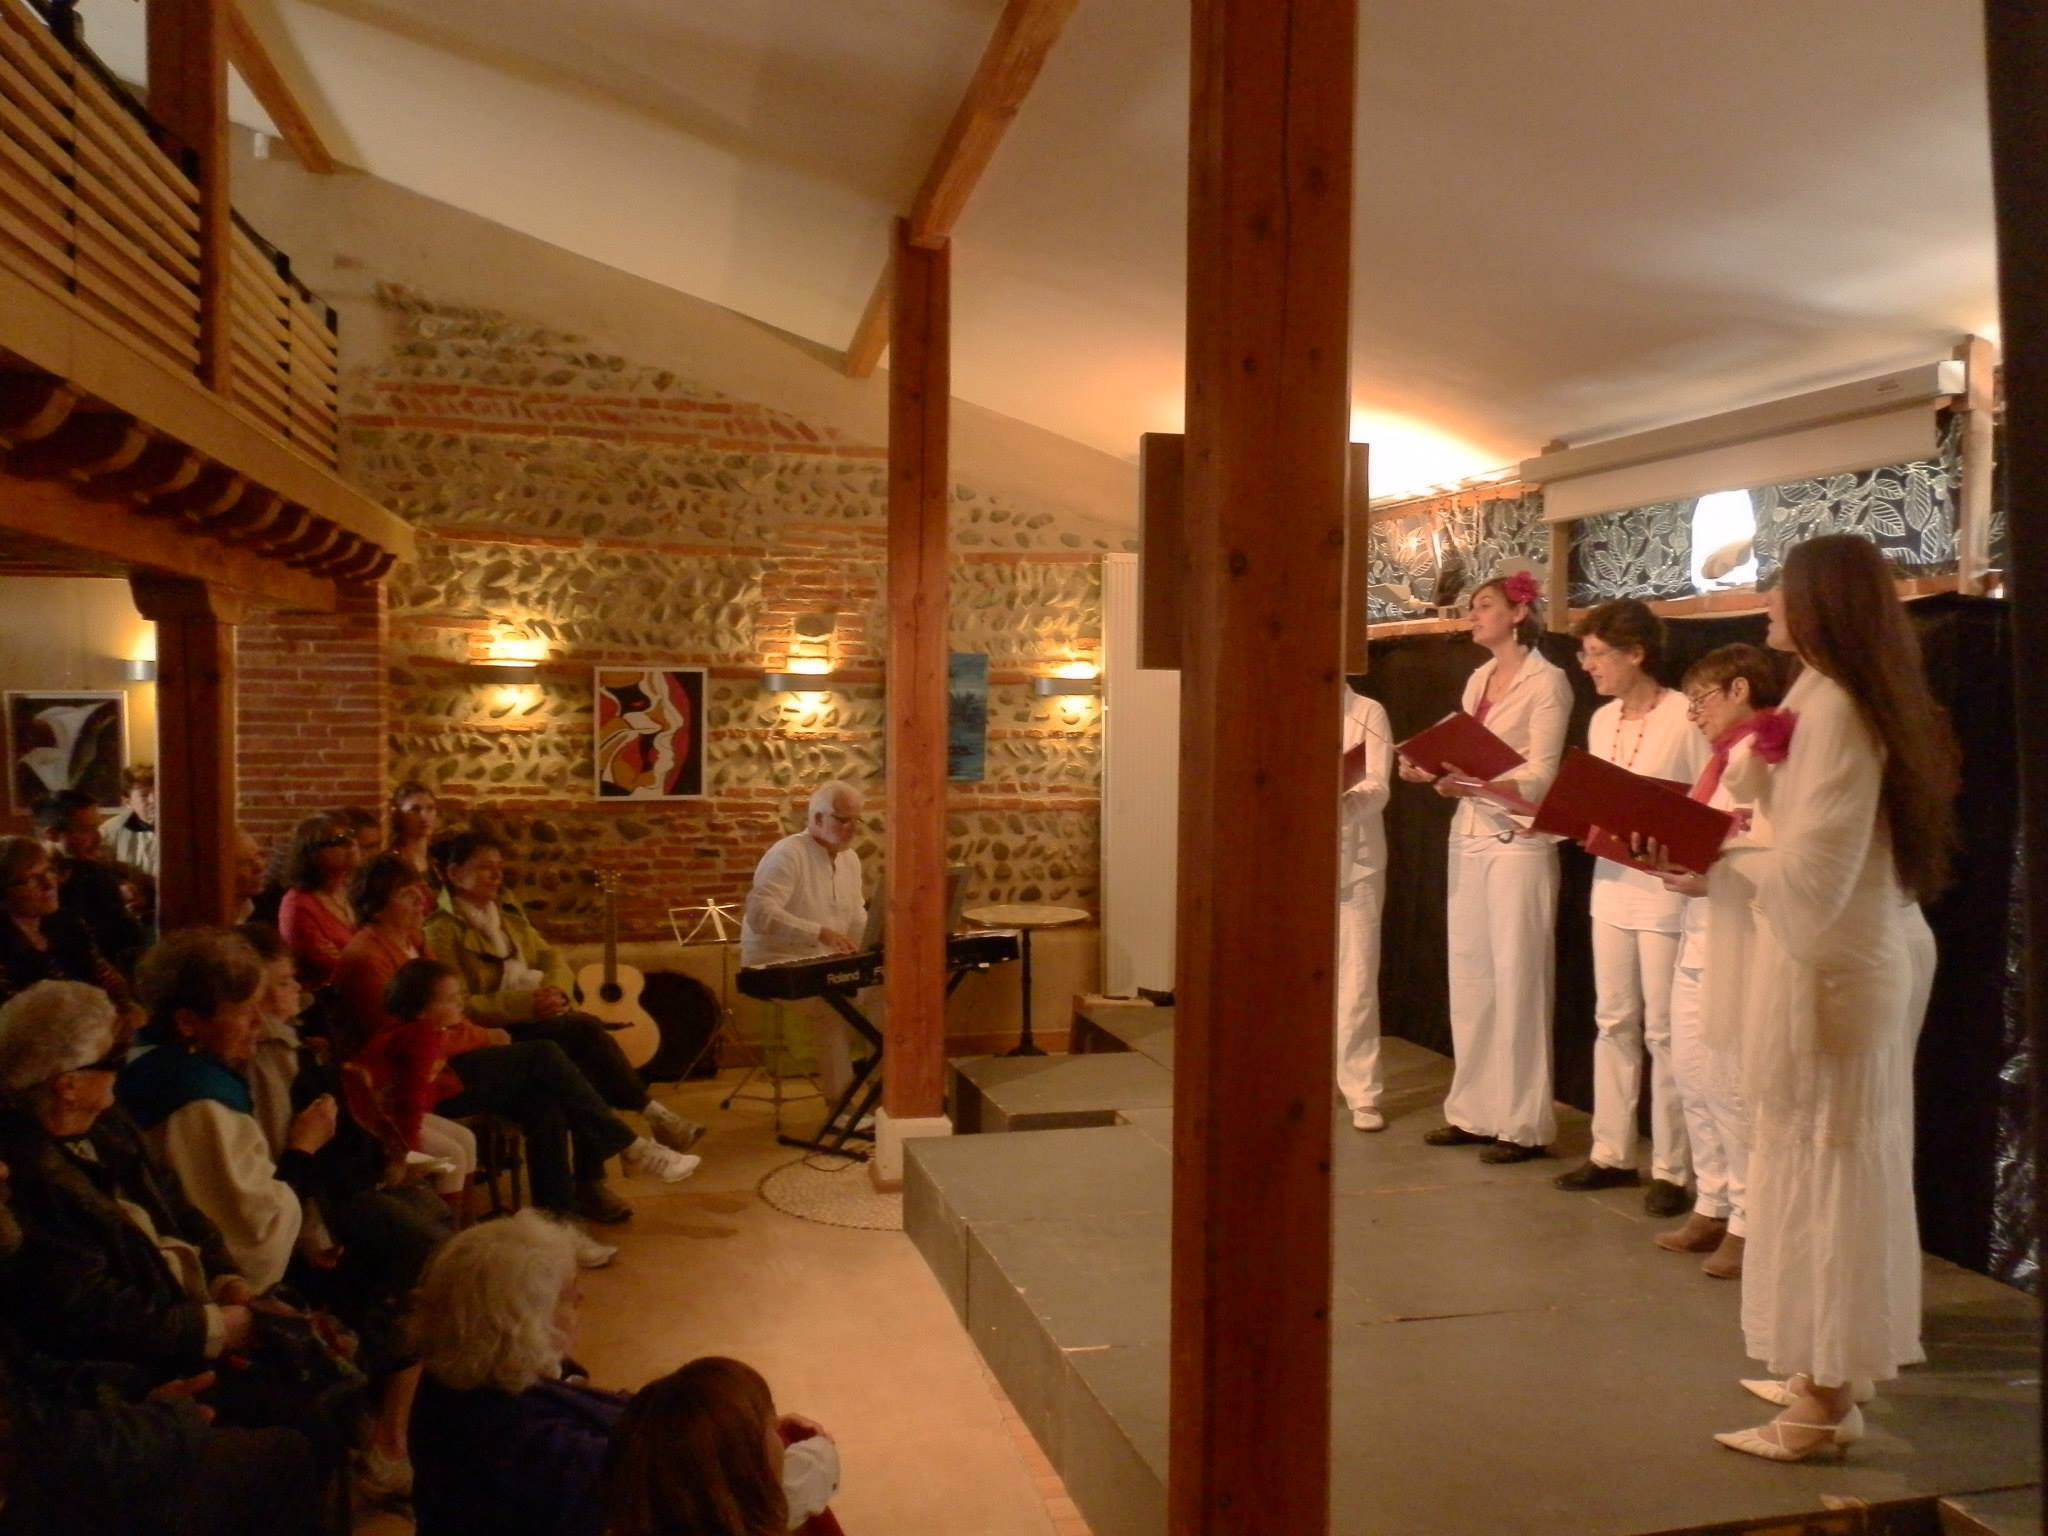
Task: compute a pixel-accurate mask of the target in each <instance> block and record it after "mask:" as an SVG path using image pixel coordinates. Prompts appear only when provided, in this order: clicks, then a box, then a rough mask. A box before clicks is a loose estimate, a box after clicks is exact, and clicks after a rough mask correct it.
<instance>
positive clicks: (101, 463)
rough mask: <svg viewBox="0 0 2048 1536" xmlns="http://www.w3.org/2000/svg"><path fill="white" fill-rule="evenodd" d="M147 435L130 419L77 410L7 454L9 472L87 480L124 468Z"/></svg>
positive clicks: (146, 441) (137, 454)
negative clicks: (56, 426) (53, 426)
mask: <svg viewBox="0 0 2048 1536" xmlns="http://www.w3.org/2000/svg"><path fill="white" fill-rule="evenodd" d="M148 446H149V434H148V433H147V432H145V431H143V430H142V428H140V427H138V426H137V425H136V424H135V422H134V421H133V419H132V418H130V417H127V416H117V415H113V414H110V413H108V412H104V411H77V412H74V413H73V414H71V415H70V416H68V417H67V418H66V419H65V422H64V425H63V426H61V427H59V428H58V429H57V430H56V431H54V432H52V433H50V434H49V435H48V436H47V437H43V438H39V439H38V440H37V441H35V442H33V443H28V444H25V445H24V446H22V447H20V448H17V449H15V450H14V451H13V452H12V453H10V454H8V455H7V459H6V466H7V472H8V473H9V474H10V475H22V476H26V477H27V478H29V479H43V478H46V477H48V476H51V475H62V476H66V477H68V478H71V479H77V480H89V479H92V478H93V477H94V476H97V475H111V474H114V473H116V472H117V471H119V470H124V469H126V468H127V467H128V466H129V465H131V464H133V463H134V462H135V461H136V460H137V459H139V458H140V457H142V451H143V450H144V449H145V448H147V447H148Z"/></svg>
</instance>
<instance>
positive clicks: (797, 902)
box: [740, 779, 868, 1103]
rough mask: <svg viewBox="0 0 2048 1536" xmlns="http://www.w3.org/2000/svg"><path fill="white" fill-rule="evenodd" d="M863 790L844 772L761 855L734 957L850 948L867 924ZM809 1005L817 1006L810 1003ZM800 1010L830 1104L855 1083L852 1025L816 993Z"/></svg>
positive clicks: (796, 956) (760, 961)
mask: <svg viewBox="0 0 2048 1536" xmlns="http://www.w3.org/2000/svg"><path fill="white" fill-rule="evenodd" d="M861 806H862V800H861V792H860V791H859V790H857V789H855V788H854V787H853V786H852V785H851V784H848V783H846V782H845V781H844V780H843V779H833V780H830V781H829V782H827V783H824V784H820V785H819V786H818V787H817V788H816V789H815V790H813V791H812V792H811V803H810V812H809V817H808V820H807V821H806V823H805V826H804V830H803V831H801V832H792V833H791V834H790V835H789V836H788V837H785V838H783V839H782V840H781V841H780V842H778V843H776V844H775V846H774V847H772V848H770V849H769V850H768V851H767V852H766V853H764V854H762V855H761V862H760V863H759V864H758V865H756V866H755V868H754V888H753V890H752V891H750V892H749V893H748V895H747V905H746V911H745V913H744V914H743V915H742V917H741V919H740V964H741V965H767V964H770V963H772V962H774V961H777V960H807V959H810V958H811V957H812V956H814V955H850V954H852V953H853V952H854V951H855V950H856V949H858V948H859V945H860V938H861V935H862V934H863V932H864V931H865V930H866V928H867V923H868V905H867V899H866V897H865V896H864V895H863V894H862V890H861V878H860V855H859V854H857V853H855V852H854V851H853V843H854V839H855V838H856V837H858V836H859V835H860V827H861ZM813 1004H815V1005H816V1006H811V1005H813ZM804 1006H805V1012H806V1014H807V1016H808V1017H809V1018H810V1019H811V1021H812V1022H811V1028H812V1031H813V1033H814V1035H815V1037H816V1040H817V1047H818V1086H819V1087H820V1088H821V1089H823V1090H824V1094H825V1097H826V1098H827V1099H828V1100H830V1101H832V1102H834V1103H836V1102H838V1100H839V1099H840V1098H841V1097H842V1096H843V1095H844V1094H845V1092H846V1090H847V1088H848V1087H849V1086H850V1085H851V1084H852V1082H853V1057H852V1044H853V1042H852V1032H851V1030H850V1029H849V1028H848V1027H847V1024H846V1021H845V1020H844V1019H842V1018H840V1017H839V1015H838V1014H837V1013H835V1012H834V1011H833V1010H832V1009H831V1008H829V1007H826V1006H824V1005H823V1003H822V1001H821V1000H820V999H816V998H812V999H807V1000H806V1004H805V1005H804Z"/></svg>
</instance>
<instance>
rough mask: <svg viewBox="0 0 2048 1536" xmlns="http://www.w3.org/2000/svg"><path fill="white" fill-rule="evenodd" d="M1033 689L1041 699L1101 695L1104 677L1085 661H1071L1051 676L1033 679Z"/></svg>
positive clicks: (1079, 697)
mask: <svg viewBox="0 0 2048 1536" xmlns="http://www.w3.org/2000/svg"><path fill="white" fill-rule="evenodd" d="M1031 691H1032V692H1033V693H1035V694H1037V695H1038V696H1039V697H1040V698H1041V699H1081V698H1093V697H1096V696H1099V695H1100V694H1101V692H1102V678H1101V676H1100V675H1099V674H1098V673H1097V672H1096V670H1095V668H1093V667H1092V666H1090V665H1089V664H1088V663H1087V662H1085V661H1076V662H1071V663H1069V664H1068V665H1066V666H1064V667H1061V668H1060V669H1059V670H1058V671H1056V672H1054V673H1053V675H1052V676H1051V677H1034V678H1033V679H1031Z"/></svg>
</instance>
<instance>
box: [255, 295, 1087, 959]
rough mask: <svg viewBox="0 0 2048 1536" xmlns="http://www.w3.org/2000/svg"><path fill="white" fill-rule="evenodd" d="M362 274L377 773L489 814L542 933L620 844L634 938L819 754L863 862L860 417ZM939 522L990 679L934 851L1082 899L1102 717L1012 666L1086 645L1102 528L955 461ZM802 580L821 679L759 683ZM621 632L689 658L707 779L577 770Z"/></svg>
mask: <svg viewBox="0 0 2048 1536" xmlns="http://www.w3.org/2000/svg"><path fill="white" fill-rule="evenodd" d="M380 297H381V301H382V307H383V309H384V316H383V318H384V320H385V321H386V322H388V323H387V325H386V327H385V329H386V333H387V338H388V341H387V347H386V350H385V352H384V355H383V356H382V357H381V359H380V360H378V361H377V362H376V363H375V364H374V365H373V366H372V367H371V368H369V369H368V370H355V371H352V374H351V377H350V380H349V382H348V385H347V387H346V398H345V402H344V409H345V419H344V428H345V443H344V450H343V453H344V458H343V468H344V472H345V473H347V474H348V475H349V476H350V478H351V479H353V480H354V481H355V482H356V483H357V484H359V485H361V486H362V487H363V488H364V489H365V491H366V492H367V493H368V494H370V495H372V496H374V497H376V498H377V499H379V500H380V501H382V502H383V503H384V504H385V505H386V506H389V507H390V508H391V509H392V510H393V511H395V512H397V513H399V514H400V515H401V516H403V517H406V518H407V519H408V520H410V521H411V522H412V523H413V524H414V525H415V527H416V529H417V530H418V532H419V554H418V558H417V559H415V560H414V561H413V562H411V563H410V564H408V565H406V566H404V567H401V568H400V569H399V570H397V571H396V572H394V573H393V575H392V577H391V578H390V581H389V585H388V596H389V603H390V612H389V619H388V629H389V635H388V660H389V686H388V693H389V698H388V711H389V714H388V731H389V739H388V754H387V757H386V764H385V766H386V768H387V770H388V774H387V777H386V782H388V781H389V780H396V779H406V778H419V779H422V780H425V781H426V782H428V783H431V784H434V785H436V786H437V787H438V788H439V789H440V791H441V793H442V796H443V799H444V802H446V803H447V804H448V806H449V808H450V810H451V811H452V813H453V819H456V820H461V819H464V818H468V819H471V820H477V821H486V822H489V823H490V824H491V825H493V826H494V827H495V828H496V829H498V830H500V831H501V832H502V833H503V834H505V835H506V836H507V837H508V838H509V840H510V841H511V843H512V845H513V850H514V856H513V866H514V870H515V883H516V887H517V889H518V891H519V894H520V895H521V897H522V899H524V900H525V901H526V902H527V903H528V904H529V906H530V907H531V908H533V909H534V910H535V912H536V915H538V916H541V917H542V918H543V919H544V922H545V926H546V928H547V931H548V932H549V933H550V935H551V936H554V937H557V938H559V939H562V940H565V941H567V940H575V939H582V938H589V937H592V936H594V935H595V933H596V932H597V931H598V926H599V907H598V898H597V896H596V893H595V891H594V890H593V888H592V886H591V884H590V882H589V880H588V878H587V872H588V871H589V869H590V868H591V867H592V866H594V865H598V864H602V865H605V866H609V867H614V868H617V869H620V870H622V871H623V872H624V873H625V875H626V880H625V883H624V890H623V891H622V894H621V929H622V932H623V933H624V935H625V936H626V937H628V938H661V937H665V936H666V933H667V922H666V911H667V908H668V907H669V906H670V905H671V904H681V903H685V902H690V901H699V900H702V899H703V898H705V897H707V896H717V897H721V898H728V899H731V898H738V897H740V896H742V895H744V893H745V891H746V889H747V886H748V883H749V881H750V879H751V876H752V872H753V867H754V864H755V862H756V861H757V860H758V858H759V857H760V854H761V852H762V850H763V849H764V848H766V846H767V845H768V844H769V843H770V842H772V841H773V840H774V839H775V838H776V837H778V836H780V835H782V834H783V833H784V832H787V831H792V830H795V829H796V828H797V827H798V826H799V825H800V824H801V818H802V805H803V802H804V800H805V799H806V798H807V797H808V794H809V791H810V789H811V787H812V786H813V785H815V784H816V783H818V782H819V781H820V780H822V779H825V778H830V777H844V778H848V779H851V780H853V781H855V782H856V783H859V784H861V785H862V786H863V787H864V788H866V790H867V791H868V796H869V802H870V806H871V810H872V811H873V813H874V817H875V821H876V825H875V826H874V827H873V828H871V830H870V833H869V835H868V837H867V840H866V841H865V842H864V843H863V844H862V845H861V852H862V856H863V860H864V862H867V863H869V866H870V870H871V883H872V871H873V869H874V868H876V867H877V866H878V863H879V853H880V848H879V841H878V834H879V830H880V829H879V816H880V811H881V807H882V799H883V792H882V769H883V764H882V727H883V709H884V697H883V689H882V669H881V663H882V652H883V649H884V648H885V645H886V615H885V611H884V603H885V596H886V594H885V590H884V589H885V559H884V534H885V524H886V505H885V497H886V451H885V449H884V448H883V447H881V446H880V445H877V444H872V443H858V442H849V441H846V440H844V439H843V438H842V437H841V436H840V435H839V434H837V433H835V432H832V431H830V430H828V429H825V428H822V427H819V426H815V425H813V424H810V423H807V422H804V421H800V420H798V419H796V418H794V417H792V416H789V415H787V414H786V413H782V412H779V411H776V410H773V409H770V408H769V407H767V406H764V405H760V404H756V403H752V402H747V401H740V400H734V399H730V398H728V397H726V396H723V395H721V394H718V393H717V392H716V391H714V390H712V389H710V388H708V387H707V386H705V385H703V384H701V383H698V382H694V381H691V380H687V379H685V378H682V377H680V376H679V375H678V374H677V373H675V372H672V371H670V370H667V369H663V368H659V367H656V366H654V365H653V364H651V363H648V362H645V361H641V360H636V359H631V358H625V357H619V356H614V355H606V354H601V353H597V352H595V351H593V350H592V349H591V348H590V346H589V345H588V344H587V343H585V342H583V341H582V340H581V339H579V338H577V337H575V336H571V335H566V334H563V333H560V332H557V331H553V330H551V329H549V328H547V327H546V326H545V325H543V324H540V323H537V322H534V321H531V320H527V319H524V318H519V317H513V316H508V315H504V314H499V313H496V312H493V311H489V310H483V309H479V308H476V307H473V306H462V305H456V304H452V303H448V302H443V301H439V300H436V299H430V298H428V297H426V296H423V295H420V294H417V293H412V292H407V291H401V290H396V289H386V290H384V291H382V293H381V295H380ZM952 525H953V541H954V546H955V551H956V553H955V558H954V562H953V569H952V577H951V592H950V600H951V606H952V647H953V649H955V650H957V651H965V652H973V653H979V654H983V655H986V656H987V657H988V659H989V660H988V665H989V680H990V687H989V699H988V705H989V711H988V712H989V725H988V743H987V773H986V776H985V778H984V780H983V781H982V782H980V783H976V784H959V785H955V786H953V787H952V791H951V793H950V794H949V797H948V811H949V833H950V843H951V847H950V854H951V857H952V858H953V859H954V860H955V861H956V862H963V863H967V864H969V865H970V866H971V867H972V869H973V870H974V880H973V885H972V891H973V894H974V896H975V898H976V899H977V900H983V901H1000V900H1048V901H1065V902H1070V903H1074V904H1077V905H1081V906H1086V907H1090V908H1092V907H1093V906H1094V905H1095V900H1096V891H1097V862H1098V811H1099V795H1100V788H1099V786H1100V778H1099V767H1098V747H1099V719H1098V716H1097V714H1096V711H1095V708H1094V706H1093V704H1092V703H1090V704H1089V705H1087V706H1085V707H1081V708H1072V707H1068V708H1063V707H1062V706H1061V705H1060V704H1059V703H1058V702H1056V701H1054V700H1049V699H1042V698H1038V697H1036V696H1035V695H1033V694H1032V693H1031V691H1030V687H1029V681H1030V678H1031V677H1032V676H1034V675H1037V674H1040V673H1044V672H1047V671H1050V670H1051V669H1052V668H1053V667H1054V666H1055V665H1057V664H1059V663H1061V662H1066V661H1075V660H1090V661H1099V658H1100V650H1101V635H1102V621H1101V572H1100V563H1099V562H1100V555H1101V553H1102V552H1103V551H1106V550H1109V549H1122V548H1125V547H1127V545H1126V541H1125V538H1124V537H1123V535H1122V533H1121V532H1120V531H1111V530H1106V529H1102V528H1097V527H1095V526H1092V525H1088V524H1084V523H1081V522H1079V521H1077V520H1076V519H1074V518H1072V517H1070V516H1066V515H1064V514H1062V513H1061V512H1059V511H1058V510H1057V509H1054V508H1049V507H1043V506H1034V505H1028V504H1018V503H1016V502H1014V501H1011V500H1006V499H1003V498H999V497H995V496H990V495H987V494H983V493H981V492H979V491H978V490H976V488H974V487H973V486H971V485H966V484H961V485H956V487H955V488H954V496H953V508H952ZM818 612H833V613H836V614H837V616H838V619H837V625H836V629H835V631H834V638H833V661H834V664H835V666H834V674H833V678H832V687H831V690H830V691H829V692H823V693H820V694H817V695H787V694H785V695H769V694H765V693H763V692H762V691H761V674H762V672H763V671H764V670H766V669H776V668H779V667H780V666H781V665H782V664H783V662H784V660H785V659H786V657H787V655H788V653H789V651H790V649H791V645H792V630H793V626H794V624H795V621H796V620H797V618H798V617H799V616H802V615H805V614H814V613H818ZM283 627H284V628H286V629H289V628H291V626H283ZM507 627H516V628H517V629H518V630H520V631H522V632H524V633H527V634H531V635H539V636H542V637H545V638H546V639H547V640H548V642H549V645H550V649H551V657H550V660H549V662H548V663H547V664H546V665H545V666H543V667H542V668H541V669H540V670H539V671H538V673H537V674H536V675H535V678H534V681H533V682H532V683H530V684H526V683H522V684H519V685H514V686H507V685H505V684H502V683H495V682H480V681H478V680H477V677H476V674H475V673H474V672H472V671H470V670H469V669H468V668H467V667H466V666H465V663H466V662H467V661H469V660H471V659H472V658H475V657H477V656H479V655H480V654H481V653H482V649H483V647H484V645H485V643H486V642H487V640H488V639H489V637H490V636H491V634H492V633H493V631H494V630H502V629H504V628H507ZM627 663H633V664H666V665H675V666H701V667H703V668H705V669H706V671H707V687H706V698H705V718H704V722H703V723H704V725H705V727H706V730H707V743H708V745H707V762H706V779H707V790H708V793H707V795H706V797H705V798H703V799H699V800H678V801H666V802H654V803H645V802H623V803H622V802H618V801H603V802H601V801H599V800H598V799H597V798H596V796H595V792H594V787H593V783H592V772H593V770H592V761H593V753H592V735H593V707H592V669H593V667H595V666H599V665H620V664H627ZM275 696H276V695H273V697H275ZM352 718H358V719H359V718H364V717H360V716H358V717H352ZM337 749H339V747H338V746H337ZM316 762H317V760H316V759H304V760H303V761H302V762H301V763H300V764H299V765H298V766H296V767H295V766H294V765H293V764H291V763H289V762H285V763H277V764H275V766H276V767H277V768H278V769H279V770H280V772H281V773H282V774H283V776H284V779H285V780H286V781H287V782H289V783H290V784H292V785H294V786H296V787H295V788H294V793H299V794H303V796H304V797H305V798H306V799H307V800H308V801H309V802H310V803H312V804H315V805H321V804H327V803H330V802H331V800H332V799H333V793H332V791H330V790H328V789H326V788H325V787H317V788H316V787H310V786H307V785H305V784H304V783H303V782H301V781H302V780H303V779H305V778H307V777H310V776H312V775H313V774H314V773H318V774H320V775H322V776H323V777H324V765H321V766H320V767H318V768H315V766H314V765H315V763H316ZM265 766H266V767H269V766H272V765H268V764H266V765H265ZM280 787H282V786H280Z"/></svg>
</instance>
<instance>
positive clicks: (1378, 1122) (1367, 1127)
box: [1351, 1109, 1387, 1131]
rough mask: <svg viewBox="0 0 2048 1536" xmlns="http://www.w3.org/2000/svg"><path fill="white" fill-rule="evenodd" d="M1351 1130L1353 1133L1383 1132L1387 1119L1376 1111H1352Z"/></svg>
mask: <svg viewBox="0 0 2048 1536" xmlns="http://www.w3.org/2000/svg"><path fill="white" fill-rule="evenodd" d="M1351 1128H1352V1129H1353V1130H1355V1131H1384V1130H1385V1129H1386V1128H1387V1117H1386V1116H1385V1115H1383V1114H1381V1113H1380V1112H1379V1111H1378V1110H1376V1109H1354V1110H1353V1111H1351Z"/></svg>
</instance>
